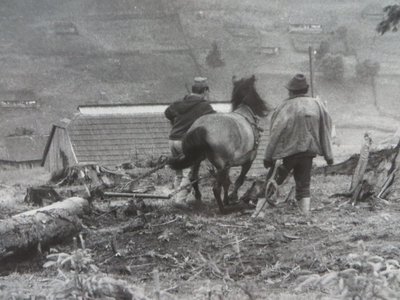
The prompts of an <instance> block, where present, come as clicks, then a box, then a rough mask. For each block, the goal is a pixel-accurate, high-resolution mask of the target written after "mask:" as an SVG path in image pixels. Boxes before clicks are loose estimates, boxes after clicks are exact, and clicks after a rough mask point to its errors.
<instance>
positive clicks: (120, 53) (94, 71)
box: [0, 0, 400, 135]
mask: <svg viewBox="0 0 400 300" xmlns="http://www.w3.org/2000/svg"><path fill="white" fill-rule="evenodd" d="M375 2H376V3H378V1H375ZM379 3H381V2H379ZM366 5H367V4H366V3H365V1H361V0H353V1H334V2H330V3H329V4H326V3H320V2H319V1H316V0H307V1H303V2H302V9H301V11H299V10H298V8H297V7H295V6H293V4H292V3H291V1H279V2H278V1H272V0H271V1H251V2H249V1H246V2H243V1H227V0H224V1H215V0H207V1H201V3H200V2H198V1H194V0H190V1H183V0H175V1H166V0H131V1H123V0H118V1H106V0H87V1H82V0H72V1H62V0H36V1H30V0H21V1H11V0H7V1H3V2H2V4H1V6H0V25H1V28H2V31H1V32H0V60H1V61H2V68H1V71H0V72H2V75H3V76H1V79H0V97H2V98H3V99H4V98H5V96H2V95H4V94H6V93H10V91H11V92H13V91H18V90H21V89H23V90H28V91H30V92H31V94H32V95H33V97H34V98H35V99H36V100H38V101H39V106H38V107H37V108H31V109H21V108H18V109H17V108H13V109H1V111H0V116H1V121H0V122H1V125H2V126H0V128H1V130H0V135H5V134H8V133H10V132H12V131H13V130H14V128H15V127H19V126H23V127H27V128H32V129H34V130H35V131H36V132H37V133H45V134H46V133H48V130H49V126H50V124H51V123H53V122H55V121H57V120H59V119H61V118H65V117H71V116H72V114H73V113H75V112H76V107H77V106H78V105H79V104H84V103H120V102H130V103H166V102H171V101H173V100H176V99H177V98H179V97H181V96H182V95H183V94H184V93H185V83H187V84H190V83H191V80H192V78H193V76H195V75H200V74H201V75H204V76H207V77H208V78H209V80H210V84H211V91H212V98H213V100H215V101H226V100H229V96H230V89H231V76H232V75H233V74H236V75H237V76H246V75H250V74H256V75H257V77H258V79H259V80H258V83H257V84H258V88H259V89H260V91H261V94H262V96H263V97H264V98H265V99H267V100H268V101H270V102H271V103H272V104H277V103H279V101H280V100H281V99H282V98H284V97H285V96H286V91H285V89H284V88H283V85H284V84H285V82H286V81H287V80H288V79H289V78H290V77H291V76H292V75H293V74H294V73H296V72H300V71H301V72H305V73H308V63H307V60H308V56H307V53H303V52H298V51H296V49H294V48H293V44H292V43H291V40H293V39H300V36H298V35H293V34H290V33H289V32H288V24H289V23H290V22H291V20H293V19H295V18H296V19H300V20H304V22H308V21H309V20H318V22H321V23H323V26H327V28H328V29H327V30H328V31H329V30H335V29H336V28H337V27H338V26H341V25H344V26H346V27H347V28H348V36H349V40H350V42H351V45H352V46H353V47H356V48H357V47H358V48H357V49H356V50H357V52H356V54H357V56H356V57H349V58H348V59H347V60H348V61H349V62H353V63H350V65H348V66H347V68H348V70H347V72H346V80H345V81H344V83H343V84H341V85H337V84H336V85H335V84H333V83H331V82H324V79H323V78H322V77H321V76H320V74H317V76H316V91H317V92H318V94H319V95H321V97H324V99H325V98H326V100H327V101H328V102H329V103H330V109H331V111H332V113H333V115H334V117H335V118H337V120H338V121H339V122H341V121H340V120H341V119H343V112H346V111H347V112H348V111H349V110H352V109H358V108H359V107H360V104H364V103H371V102H370V100H368V99H369V98H370V97H371V95H370V92H369V91H368V88H369V87H368V86H362V85H359V84H357V83H354V82H353V77H354V70H353V69H354V61H356V60H357V59H364V58H372V59H374V60H378V61H379V62H380V63H381V74H383V75H384V76H385V77H383V78H382V79H379V81H378V89H379V90H378V97H379V98H380V99H379V103H381V104H382V105H383V109H386V110H392V109H393V106H394V105H397V99H396V97H395V95H396V94H397V84H396V82H395V81H396V80H395V79H393V77H392V75H391V74H393V73H394V72H395V71H396V70H397V69H396V67H395V66H396V65H398V63H399V62H398V61H397V57H398V55H397V52H398V49H400V48H399V47H398V44H399V40H398V38H397V36H395V35H393V34H391V35H387V36H384V37H377V36H376V33H375V31H374V26H375V24H376V22H377V21H376V20H369V19H365V18H363V17H362V16H361V12H362V11H363V9H364V8H365V6H366ZM326 34H328V32H326ZM313 38H314V37H311V36H304V35H302V36H301V39H302V42H301V43H303V45H304V47H308V43H311V42H312V39H313ZM322 38H323V36H322ZM214 41H216V42H217V44H218V46H219V48H220V49H221V52H222V58H223V60H224V62H225V66H224V67H221V68H211V67H209V66H207V65H206V63H205V57H206V56H207V54H208V52H209V51H210V49H211V44H212V42H214ZM265 47H278V48H279V49H280V50H279V54H278V55H267V54H265V53H263V52H262V49H264V48H265ZM260 49H261V50H260ZM352 64H353V65H352ZM332 86H334V87H335V88H332ZM3 99H2V100H3ZM335 99H341V100H335ZM346 99H351V100H349V101H347V100H346ZM6 100H7V99H6ZM396 107H397V106H396ZM371 110H374V108H373V107H365V106H363V109H362V111H360V115H361V116H362V115H363V114H364V113H366V114H376V112H372V111H371ZM376 122H377V123H382V122H385V121H384V120H383V121H382V120H381V119H379V116H378V119H377V121H376ZM392 127H395V126H392Z"/></svg>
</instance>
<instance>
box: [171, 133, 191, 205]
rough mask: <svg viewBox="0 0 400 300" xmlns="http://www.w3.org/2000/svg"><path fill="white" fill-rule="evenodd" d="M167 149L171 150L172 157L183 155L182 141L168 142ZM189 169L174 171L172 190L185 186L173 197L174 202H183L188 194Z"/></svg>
mask: <svg viewBox="0 0 400 300" xmlns="http://www.w3.org/2000/svg"><path fill="white" fill-rule="evenodd" d="M169 148H170V150H171V154H172V156H180V155H182V154H183V152H182V141H179V140H169ZM189 176H190V169H183V170H176V171H175V178H174V189H175V190H178V189H181V188H183V187H184V186H187V188H184V189H182V190H181V191H180V192H178V194H176V196H175V200H176V201H177V202H179V201H185V200H186V197H187V195H188V194H189V193H190V190H191V186H190V185H189V184H190V177H189Z"/></svg>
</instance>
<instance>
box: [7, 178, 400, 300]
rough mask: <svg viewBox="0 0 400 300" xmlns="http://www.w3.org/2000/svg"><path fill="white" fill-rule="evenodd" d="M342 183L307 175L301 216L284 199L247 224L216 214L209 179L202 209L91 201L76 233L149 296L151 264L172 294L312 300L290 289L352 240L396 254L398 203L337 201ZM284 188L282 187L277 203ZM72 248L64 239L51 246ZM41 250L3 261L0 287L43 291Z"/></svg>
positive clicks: (352, 248)
mask: <svg viewBox="0 0 400 300" xmlns="http://www.w3.org/2000/svg"><path fill="white" fill-rule="evenodd" d="M350 180H351V178H350V177H349V176H328V177H324V176H322V175H318V176H315V177H314V178H313V181H312V194H313V197H312V213H311V216H309V217H305V216H303V215H302V214H301V213H300V212H299V210H298V208H297V207H296V205H295V204H293V203H291V202H282V203H280V204H279V205H278V206H277V207H274V208H272V207H268V208H267V209H266V215H265V218H263V219H256V220H252V219H251V218H250V216H251V213H252V211H253V210H252V209H250V208H249V207H246V208H243V209H241V210H238V211H236V212H234V213H231V214H227V215H221V214H220V213H219V212H218V209H217V206H216V204H215V202H214V200H212V197H211V185H210V182H204V183H203V184H202V186H201V188H202V191H203V193H204V199H205V200H204V206H202V207H193V206H192V205H190V204H189V205H188V206H185V207H182V206H181V207H175V206H174V205H172V201H171V200H150V199H146V200H145V201H129V200H126V199H108V200H107V199H106V200H97V199H96V200H95V201H94V202H93V208H92V210H91V212H90V214H88V215H86V216H84V217H83V219H82V222H83V224H84V230H83V238H84V240H85V243H86V247H87V248H89V249H91V251H92V255H93V258H94V262H95V264H96V265H97V266H98V267H99V268H100V271H102V272H104V273H107V274H109V275H111V276H115V277H117V278H123V279H125V280H127V281H128V282H130V283H133V284H136V285H138V286H140V287H143V288H144V289H145V292H146V294H147V295H148V296H150V297H152V296H153V292H154V278H153V274H154V270H157V271H158V274H159V278H160V289H161V290H162V291H164V292H165V293H164V295H169V297H173V298H176V299H246V297H247V298H248V299H301V298H302V297H304V299H306V297H307V298H308V299H310V298H315V297H317V296H318V294H319V292H318V291H314V292H311V293H310V291H308V292H307V293H305V292H304V291H298V290H297V289H296V286H297V284H298V283H297V281H296V279H297V278H298V277H299V276H302V275H307V274H324V273H326V272H330V271H335V270H343V269H346V268H347V267H348V265H347V256H348V255H349V254H350V253H354V252H357V249H358V243H359V242H360V241H362V242H363V243H364V245H365V247H366V249H367V250H368V251H369V252H371V253H374V254H376V255H379V256H382V257H384V258H386V259H389V258H394V259H399V257H400V237H399V236H398V234H397V230H398V229H397V226H398V225H397V224H399V222H400V204H399V203H397V202H384V201H380V200H371V201H369V202H361V203H357V205H355V206H353V205H351V204H350V203H349V202H347V200H348V199H346V198H330V197H329V196H330V195H332V194H334V193H337V192H343V191H346V190H347V189H348V187H349V183H350ZM249 184H250V183H249V182H246V185H247V186H248V185H249ZM292 184H293V182H292V181H289V182H288V183H287V184H286V186H284V187H283V188H282V191H281V194H280V199H284V198H285V197H286V194H287V193H288V191H289V189H290V187H291V185H292ZM72 250H73V249H72V243H71V240H68V241H66V242H65V244H63V245H56V246H54V248H53V249H52V251H60V252H67V253H68V252H70V251H72ZM45 254H46V249H45V250H44V253H43V254H42V255H35V256H34V257H29V258H25V259H20V260H18V261H9V262H3V265H2V267H1V275H2V276H3V277H0V283H1V285H0V286H1V289H3V290H13V289H21V288H22V287H23V289H25V290H27V291H29V289H33V288H38V287H37V285H38V282H39V286H40V289H42V290H46V289H51V280H50V279H51V278H52V277H54V276H55V275H56V271H55V270H49V269H43V268H42V265H43V263H44V262H45ZM16 278H19V279H17V280H16ZM28 279H30V280H33V281H34V282H35V284H32V283H29V280H28ZM36 279H37V280H36ZM24 283H25V284H24ZM40 283H41V284H40Z"/></svg>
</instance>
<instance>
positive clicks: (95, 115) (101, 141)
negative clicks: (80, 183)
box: [42, 103, 265, 172]
mask: <svg viewBox="0 0 400 300" xmlns="http://www.w3.org/2000/svg"><path fill="white" fill-rule="evenodd" d="M212 105H213V107H214V109H215V110H217V111H219V112H228V111H229V110H230V104H228V103H212ZM166 108H167V105H164V104H159V105H131V104H127V105H85V106H80V107H79V113H78V114H77V115H76V116H75V117H74V118H73V119H72V120H71V121H69V122H63V123H62V124H55V125H53V127H52V129H51V132H50V136H49V138H48V140H47V144H46V147H45V150H44V153H43V159H42V166H45V168H46V169H47V170H48V171H49V172H57V171H60V170H62V169H63V168H66V167H69V166H73V165H76V164H99V165H103V166H116V165H119V164H121V163H126V162H145V161H149V160H150V161H152V160H153V161H154V160H156V159H157V158H158V157H159V156H160V155H162V154H166V155H169V154H170V150H169V146H168V135H169V130H170V124H169V122H168V120H167V119H166V118H165V117H164V110H165V109H166ZM261 143H262V146H265V145H264V142H263V141H262V142H261ZM260 155H261V156H260V157H259V158H258V167H257V168H258V169H262V154H260ZM257 168H256V169H257Z"/></svg>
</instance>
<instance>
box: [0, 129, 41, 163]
mask: <svg viewBox="0 0 400 300" xmlns="http://www.w3.org/2000/svg"><path fill="white" fill-rule="evenodd" d="M46 140H47V136H39V135H24V136H9V137H5V138H4V139H3V140H2V141H1V143H0V168H1V169H30V168H33V167H39V166H40V164H41V161H42V154H43V149H44V147H45V145H46Z"/></svg>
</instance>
